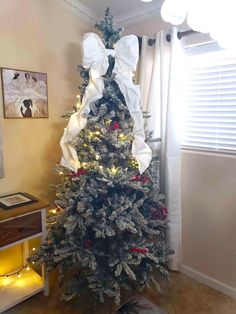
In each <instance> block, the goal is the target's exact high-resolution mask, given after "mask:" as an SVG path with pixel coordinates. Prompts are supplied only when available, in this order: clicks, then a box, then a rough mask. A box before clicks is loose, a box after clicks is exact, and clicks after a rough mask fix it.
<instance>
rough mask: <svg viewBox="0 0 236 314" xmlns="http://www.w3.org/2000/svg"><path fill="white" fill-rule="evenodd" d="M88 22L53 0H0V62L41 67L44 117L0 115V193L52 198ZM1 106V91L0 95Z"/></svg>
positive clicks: (7, 64) (75, 92)
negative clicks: (0, 165)
mask: <svg viewBox="0 0 236 314" xmlns="http://www.w3.org/2000/svg"><path fill="white" fill-rule="evenodd" d="M90 30H91V27H90V26H88V25H87V24H85V23H84V22H83V21H81V20H80V18H79V17H77V16H75V15H73V14H72V13H71V12H69V11H67V10H65V9H63V8H61V7H60V6H59V5H58V4H57V3H56V2H55V1H53V0H1V1H0V38H1V49H0V66H2V67H9V68H16V69H26V70H32V71H37V72H46V73H47V75H48V94H49V118H48V119H32V120H31V119H14V120H13V119H3V110H2V109H1V110H0V119H1V123H0V124H2V129H3V152H4V172H5V176H4V178H2V179H0V195H1V194H6V193H11V192H16V191H26V192H29V193H32V194H34V195H37V196H39V197H42V198H46V199H47V198H52V194H51V192H50V191H49V185H50V183H53V182H55V180H57V176H56V175H55V174H54V173H53V172H52V167H53V166H54V164H55V163H56V162H58V161H59V160H60V157H61V151H60V147H59V140H60V137H61V135H62V133H63V128H64V125H65V123H66V122H65V121H64V120H63V119H61V114H62V113H64V112H65V111H66V110H69V109H71V108H72V106H73V105H74V104H75V99H76V94H77V93H78V85H79V73H78V72H77V71H76V65H77V64H79V63H81V39H82V36H83V34H84V33H85V32H87V31H90ZM0 107H1V108H2V97H1V95H0Z"/></svg>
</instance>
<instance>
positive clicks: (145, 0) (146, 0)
mask: <svg viewBox="0 0 236 314" xmlns="http://www.w3.org/2000/svg"><path fill="white" fill-rule="evenodd" d="M141 1H142V2H152V0H141Z"/></svg>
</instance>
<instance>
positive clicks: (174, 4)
mask: <svg viewBox="0 0 236 314" xmlns="http://www.w3.org/2000/svg"><path fill="white" fill-rule="evenodd" d="M235 10H236V1H235V0H225V1H221V0H165V1H164V3H163V5H162V8H161V16H162V18H163V20H164V21H166V22H169V23H171V24H173V25H180V24H182V23H183V22H184V21H185V19H186V17H187V23H188V25H189V27H190V28H191V29H193V30H194V31H197V32H201V33H209V34H210V36H211V37H212V39H214V40H216V41H217V42H218V44H219V45H220V46H221V47H223V48H236V41H235V40H234V38H235V36H234V32H235V29H236V20H235V17H234V15H235Z"/></svg>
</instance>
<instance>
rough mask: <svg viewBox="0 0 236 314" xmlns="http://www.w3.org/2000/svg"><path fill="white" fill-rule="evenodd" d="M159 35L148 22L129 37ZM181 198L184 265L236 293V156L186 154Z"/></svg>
mask: <svg viewBox="0 0 236 314" xmlns="http://www.w3.org/2000/svg"><path fill="white" fill-rule="evenodd" d="M161 29H163V30H168V29H169V25H168V24H166V23H163V22H161V21H150V22H148V23H144V24H141V25H135V26H132V27H128V28H126V31H125V32H126V34H136V35H148V36H150V37H151V36H152V35H153V34H154V33H155V32H157V31H159V30H161ZM198 37H199V36H198V35H197V36H196V37H194V38H193V37H191V38H188V42H189V43H190V44H191V43H195V42H196V41H198V40H199V39H198ZM201 40H202V38H201ZM203 40H206V41H207V37H204V38H203ZM182 197H183V198H182V202H183V212H182V228H183V234H182V236H183V261H182V263H183V265H185V266H187V267H189V268H191V269H193V270H194V271H197V272H200V273H202V274H203V275H206V276H209V277H211V278H212V279H213V280H218V281H220V282H221V283H223V284H226V285H229V286H230V287H232V288H233V289H235V288H236V156H235V155H234V156H233V155H232V156H230V155H213V154H207V153H197V152H191V151H189V152H187V151H183V152H182ZM223 289H224V288H223ZM234 295H235V293H234Z"/></svg>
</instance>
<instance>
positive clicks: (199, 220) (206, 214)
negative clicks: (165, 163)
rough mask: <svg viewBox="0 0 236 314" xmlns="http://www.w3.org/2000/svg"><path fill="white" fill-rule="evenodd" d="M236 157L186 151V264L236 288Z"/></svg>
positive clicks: (184, 168) (184, 239)
mask: <svg viewBox="0 0 236 314" xmlns="http://www.w3.org/2000/svg"><path fill="white" fill-rule="evenodd" d="M235 187H236V156H233V155H232V156H230V155H214V154H208V153H197V152H187V151H185V152H183V153H182V190H183V226H182V227H183V264H184V265H186V266H188V267H191V268H193V269H194V270H196V271H199V272H201V273H203V274H206V275H208V276H210V277H212V278H214V279H216V280H219V281H221V282H223V283H225V284H228V285H229V286H231V287H234V288H236V189H235Z"/></svg>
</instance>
